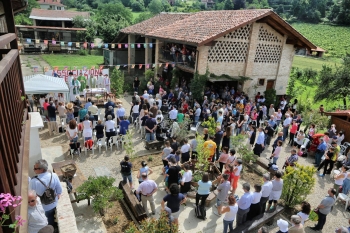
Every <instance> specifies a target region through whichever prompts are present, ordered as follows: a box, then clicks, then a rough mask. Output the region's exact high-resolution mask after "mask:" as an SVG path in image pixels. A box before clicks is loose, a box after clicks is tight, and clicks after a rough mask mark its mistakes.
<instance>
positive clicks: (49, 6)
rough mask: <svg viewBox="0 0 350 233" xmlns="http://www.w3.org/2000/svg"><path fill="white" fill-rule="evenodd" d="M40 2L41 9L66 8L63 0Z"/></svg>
mask: <svg viewBox="0 0 350 233" xmlns="http://www.w3.org/2000/svg"><path fill="white" fill-rule="evenodd" d="M38 4H39V6H40V9H44V10H58V11H64V8H65V5H63V4H62V3H61V0H39V1H38Z"/></svg>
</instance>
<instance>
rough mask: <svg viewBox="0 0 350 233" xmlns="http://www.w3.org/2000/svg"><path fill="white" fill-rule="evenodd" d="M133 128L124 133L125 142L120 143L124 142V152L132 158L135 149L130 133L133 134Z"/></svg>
mask: <svg viewBox="0 0 350 233" xmlns="http://www.w3.org/2000/svg"><path fill="white" fill-rule="evenodd" d="M133 134H134V133H133V130H132V129H129V130H128V132H127V133H126V135H125V142H122V143H125V144H124V147H125V151H126V154H127V155H128V156H129V157H130V158H131V159H132V158H135V156H136V150H135V146H134V143H133V141H132V135H133Z"/></svg>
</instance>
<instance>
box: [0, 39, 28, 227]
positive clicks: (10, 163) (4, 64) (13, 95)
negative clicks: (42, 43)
mask: <svg viewBox="0 0 350 233" xmlns="http://www.w3.org/2000/svg"><path fill="white" fill-rule="evenodd" d="M0 54H1V56H0V112H1V114H0V181H1V182H0V193H11V194H12V195H16V196H22V197H23V201H22V205H21V206H20V208H16V210H15V211H14V212H13V213H12V215H11V219H10V220H9V222H10V223H12V222H14V221H15V215H21V216H22V217H23V218H25V219H26V218H27V208H28V201H27V196H28V192H27V191H28V159H29V136H30V122H29V120H28V119H27V110H26V107H25V106H26V105H25V101H23V100H22V96H24V95H25V93H24V85H23V81H22V71H21V63H20V59H19V54H18V49H17V46H16V36H15V34H14V33H8V34H4V35H2V36H0ZM9 211H12V209H9ZM3 232H4V233H5V232H6V233H7V232H13V230H12V231H11V229H9V228H8V227H3V228H0V233H3ZM19 232H26V228H25V227H23V228H21V229H20V230H19Z"/></svg>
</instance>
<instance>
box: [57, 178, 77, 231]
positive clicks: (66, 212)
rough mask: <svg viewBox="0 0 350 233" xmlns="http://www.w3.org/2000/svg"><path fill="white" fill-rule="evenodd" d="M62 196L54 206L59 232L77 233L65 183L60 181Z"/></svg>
mask: <svg viewBox="0 0 350 233" xmlns="http://www.w3.org/2000/svg"><path fill="white" fill-rule="evenodd" d="M61 185H62V190H63V191H62V196H61V198H60V199H59V201H58V205H57V207H56V217H57V222H58V229H59V232H69V233H78V228H77V223H76V221H75V215H74V211H73V207H72V203H71V201H70V198H69V194H68V192H67V184H66V183H64V182H61Z"/></svg>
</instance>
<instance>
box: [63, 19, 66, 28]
mask: <svg viewBox="0 0 350 233" xmlns="http://www.w3.org/2000/svg"><path fill="white" fill-rule="evenodd" d="M62 27H63V28H65V27H66V23H65V22H64V21H63V20H62Z"/></svg>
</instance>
